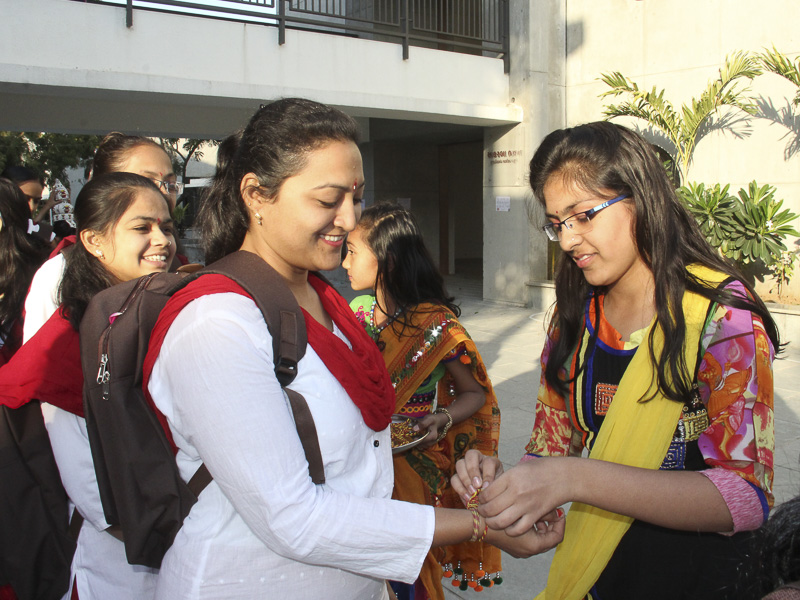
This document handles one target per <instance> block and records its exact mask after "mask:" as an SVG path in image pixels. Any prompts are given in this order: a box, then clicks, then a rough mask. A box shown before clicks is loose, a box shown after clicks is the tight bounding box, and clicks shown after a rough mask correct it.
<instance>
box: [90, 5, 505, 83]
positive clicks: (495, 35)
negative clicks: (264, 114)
mask: <svg viewBox="0 0 800 600" xmlns="http://www.w3.org/2000/svg"><path fill="white" fill-rule="evenodd" d="M76 1H79V2H87V1H88V2H92V3H94V4H114V5H118V6H122V7H125V9H126V13H127V24H128V27H131V26H132V25H133V16H134V9H135V10H155V11H165V12H173V13H180V14H191V15H194V16H198V17H206V18H215V19H228V20H235V21H243V22H248V23H259V24H262V25H266V26H274V27H278V29H279V30H280V31H279V35H278V42H279V43H280V44H284V43H285V42H286V35H285V32H286V29H287V28H289V29H303V30H310V31H319V32H322V33H332V34H338V35H349V36H353V37H358V38H363V39H371V40H376V41H386V42H399V43H401V44H402V45H403V59H406V60H407V59H408V57H409V52H408V49H409V46H421V47H426V48H434V49H438V50H448V51H452V52H463V53H467V54H477V55H481V56H491V57H497V58H502V59H503V64H504V67H505V72H506V73H508V67H509V53H508V48H509V40H508V20H509V16H508V2H509V0H76Z"/></svg>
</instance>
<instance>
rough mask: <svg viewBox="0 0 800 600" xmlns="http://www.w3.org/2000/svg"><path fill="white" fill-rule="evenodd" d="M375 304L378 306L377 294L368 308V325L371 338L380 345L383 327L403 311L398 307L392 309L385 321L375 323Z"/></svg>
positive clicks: (392, 321)
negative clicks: (390, 314) (370, 330)
mask: <svg viewBox="0 0 800 600" xmlns="http://www.w3.org/2000/svg"><path fill="white" fill-rule="evenodd" d="M376 306H378V297H377V296H376V297H374V298H373V299H372V308H370V310H369V322H370V325H371V326H372V339H373V340H375V343H376V344H378V346H379V347H380V337H381V332H382V331H383V330H384V329H386V328H387V327H388V326H389V325H391V324H392V323H394V321H395V320H396V319H397V317H399V316H400V313H402V312H403V311H402V310H401V309H399V308H398V309H397V310H396V311H394V314H393V315H392V316H391V317H389V318H388V319H386V321H385V322H384V323H383V324H382V325H376V324H375V307H376ZM381 351H383V348H381Z"/></svg>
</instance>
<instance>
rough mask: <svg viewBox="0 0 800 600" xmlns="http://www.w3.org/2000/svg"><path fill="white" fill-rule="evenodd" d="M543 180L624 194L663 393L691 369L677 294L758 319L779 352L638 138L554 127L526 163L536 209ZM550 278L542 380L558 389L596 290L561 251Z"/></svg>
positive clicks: (681, 392)
mask: <svg viewBox="0 0 800 600" xmlns="http://www.w3.org/2000/svg"><path fill="white" fill-rule="evenodd" d="M551 177H560V178H562V180H563V181H564V182H565V183H568V184H572V185H575V186H577V187H578V188H580V189H582V190H585V191H586V192H588V193H596V194H600V193H608V192H609V191H611V192H613V193H614V194H627V195H628V196H629V197H630V202H632V204H633V208H634V225H633V231H632V232H631V233H632V235H633V238H634V240H635V242H636V246H637V248H638V251H639V256H640V257H641V258H642V261H643V262H644V264H645V265H646V266H647V268H648V269H650V271H651V272H652V273H653V279H654V282H655V304H656V319H657V321H658V324H659V325H660V326H661V329H662V331H663V333H664V350H663V352H662V354H661V356H660V357H658V358H656V356H655V352H654V351H653V333H652V332H651V335H650V337H649V339H648V342H647V343H648V345H649V349H650V357H651V360H652V361H653V363H654V364H656V365H657V380H658V390H659V391H660V392H661V393H662V394H663V395H664V396H666V397H668V398H671V399H672V400H676V401H680V402H683V401H684V400H685V399H686V398H687V397H688V395H689V393H690V391H691V388H692V384H693V381H694V373H692V372H689V369H688V367H687V365H686V361H685V360H684V355H683V345H684V340H685V339H686V320H685V318H684V314H683V306H682V299H683V296H684V292H686V291H690V292H695V293H697V294H700V295H701V296H703V297H705V298H708V299H710V300H711V301H712V302H719V303H721V304H724V305H726V306H731V307H734V308H743V309H746V310H750V311H752V312H753V313H755V314H756V315H758V316H759V317H761V319H762V320H763V322H764V327H765V329H766V332H767V334H768V335H769V338H770V340H772V344H773V346H774V347H775V349H776V351H779V350H780V339H779V335H778V329H777V327H776V325H775V322H774V321H773V320H772V317H771V316H770V313H769V311H768V310H767V308H766V306H765V305H764V303H763V302H762V300H761V299H760V298H759V297H758V296H757V295H756V293H755V291H754V290H753V288H752V287H751V286H750V285H749V284H748V283H747V281H745V280H744V278H743V277H742V275H741V273H740V272H739V271H738V270H737V269H736V267H735V266H734V265H733V264H732V263H731V262H730V261H728V260H727V259H725V258H722V257H721V256H720V255H719V254H717V252H716V251H715V250H714V249H713V248H712V247H711V246H710V245H709V244H708V242H707V241H706V239H705V237H703V235H702V233H701V232H700V229H699V227H698V226H697V223H696V222H695V220H694V218H693V217H692V215H691V214H690V213H689V211H688V210H687V209H686V207H685V206H684V205H683V204H682V203H681V201H680V200H679V199H678V197H677V195H676V194H675V190H674V188H673V186H672V184H671V183H670V180H669V177H668V175H667V172H666V171H665V170H664V167H663V166H662V164H661V163H660V161H659V160H658V157H657V156H656V154H655V152H654V150H653V148H652V146H651V145H650V144H649V143H648V142H647V141H645V140H644V139H643V138H642V137H641V136H640V135H638V134H636V133H634V132H633V131H631V130H629V129H627V128H625V127H622V126H620V125H616V124H613V123H609V122H607V121H600V122H596V123H589V124H586V125H580V126H578V127H572V128H569V129H560V130H557V131H554V132H553V133H551V134H550V135H548V136H547V137H546V138H545V139H544V141H543V142H542V144H541V145H540V146H539V148H538V149H537V150H536V153H535V154H534V155H533V158H532V159H531V162H530V185H531V188H532V189H533V194H534V196H535V197H536V199H537V200H538V201H539V202H540V203H541V204H542V206H544V204H545V198H544V186H545V184H546V183H547V181H548V180H549V179H550V178H551ZM691 264H700V265H704V266H706V267H709V268H711V269H714V270H716V271H719V272H722V273H724V274H726V275H728V276H729V277H730V278H732V279H735V280H738V281H740V282H741V283H742V285H743V286H744V287H745V289H746V290H747V297H746V298H745V297H742V296H741V295H740V294H735V293H731V292H729V291H726V290H724V289H717V287H716V286H715V285H714V284H711V283H707V282H704V281H702V280H700V279H699V278H697V277H695V276H694V275H692V274H691V273H689V272H688V271H687V270H686V267H687V266H689V265H691ZM555 283H556V307H557V308H556V312H555V314H554V324H555V325H557V326H558V329H559V332H560V333H559V336H558V338H557V339H556V340H554V345H553V348H552V350H551V354H550V360H548V363H547V368H546V370H545V377H546V379H547V382H548V383H549V384H550V385H552V386H554V387H555V388H556V389H560V390H562V391H566V389H567V382H566V381H564V379H563V378H562V377H560V376H559V370H560V369H561V368H562V367H563V365H564V362H565V361H566V360H567V359H568V357H569V356H570V355H571V353H572V352H573V351H574V348H575V345H576V344H577V342H578V337H579V335H580V334H581V331H582V326H583V311H584V306H585V302H586V300H587V298H588V296H589V294H590V293H592V292H603V290H602V289H601V290H594V289H591V288H590V286H589V284H588V282H587V281H586V279H585V277H584V276H583V273H582V272H581V270H580V269H579V268H578V267H577V265H575V263H574V261H572V260H571V259H570V257H569V256H567V255H566V254H564V255H562V256H561V258H560V260H559V264H558V268H557V273H556V282H555ZM670 307H672V309H670ZM596 331H597V330H596V329H595V335H596ZM582 367H583V365H581V366H580V368H582Z"/></svg>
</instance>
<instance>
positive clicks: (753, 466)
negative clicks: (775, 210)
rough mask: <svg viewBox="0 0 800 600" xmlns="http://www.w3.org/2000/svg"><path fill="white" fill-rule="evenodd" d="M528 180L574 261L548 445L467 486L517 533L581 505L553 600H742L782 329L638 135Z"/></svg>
mask: <svg viewBox="0 0 800 600" xmlns="http://www.w3.org/2000/svg"><path fill="white" fill-rule="evenodd" d="M530 181H531V187H532V189H533V193H534V195H535V197H536V199H537V200H538V201H539V203H540V204H541V205H542V206H543V207H544V211H545V214H546V217H547V219H548V221H549V222H548V224H547V225H546V226H545V227H544V230H545V232H546V233H547V235H548V236H549V237H550V238H551V239H554V240H557V241H558V242H559V244H560V246H561V249H562V250H563V255H562V257H561V260H560V264H559V267H558V273H557V275H556V298H557V301H556V306H555V310H554V312H553V317H552V320H551V322H550V327H549V331H548V336H547V341H546V343H545V348H544V351H543V353H542V359H541V366H542V379H541V385H540V388H539V394H538V403H537V406H536V419H535V423H534V427H533V434H532V436H531V440H530V443H529V444H528V446H527V454H526V455H525V457H524V458H523V460H522V461H521V462H520V464H518V465H517V466H515V467H513V468H512V469H509V470H508V471H507V472H505V473H503V468H502V465H501V464H500V463H499V461H497V460H496V459H494V458H489V457H484V456H481V455H479V454H478V453H477V452H472V453H469V454H468V455H467V457H466V458H465V460H463V461H461V462H460V463H459V464H458V465H457V471H458V474H457V476H456V477H454V481H453V485H454V487H455V488H456V489H458V490H459V492H460V493H461V495H462V497H463V496H465V495H469V494H470V493H471V491H472V490H473V489H479V488H482V491H481V494H480V496H479V499H480V501H481V502H482V506H481V508H480V509H479V511H480V512H481V513H482V514H483V515H484V516H485V517H487V522H488V524H489V526H490V527H497V528H504V529H505V530H506V532H507V533H509V534H510V535H514V534H519V533H521V532H523V531H526V530H528V529H529V528H531V527H532V526H533V524H534V523H536V521H538V520H540V518H541V515H543V514H545V513H547V512H549V511H551V510H553V509H554V508H556V507H557V506H560V505H561V504H564V503H567V502H572V503H573V504H572V507H571V509H570V513H569V515H568V517H567V529H566V533H565V537H564V541H563V542H562V543H561V545H560V546H559V548H558V549H557V551H556V554H555V557H554V559H553V562H552V566H551V569H550V575H549V577H548V582H547V589H546V590H545V591H544V592H543V593H542V594H541V595H540V596H539V598H547V599H551V598H564V599H570V600H577V599H580V598H584V597H587V598H589V597H590V598H594V599H608V598H613V599H614V600H620V599H623V600H624V599H627V598H631V599H633V598H665V599H666V598H703V599H706V600H707V599H714V598H730V597H738V596H736V592H735V586H736V583H737V570H742V569H745V568H746V566H744V565H743V563H744V561H745V560H746V557H747V547H748V543H749V540H750V533H749V532H750V531H751V530H754V529H757V528H758V527H759V526H760V525H761V523H762V522H763V521H764V520H765V518H766V516H767V514H768V512H769V507H770V506H771V505H772V502H773V496H772V476H773V446H774V437H773V420H772V419H773V404H772V402H773V401H772V361H773V358H774V349H775V348H780V345H779V337H778V331H777V328H776V326H775V323H774V321H773V320H772V318H771V317H770V314H769V312H768V311H767V309H766V307H765V306H764V303H763V302H762V301H761V300H760V299H759V297H758V296H757V295H756V294H755V292H754V291H753V289H752V287H751V286H750V285H749V284H748V283H747V282H746V281H745V280H744V278H743V277H742V275H741V274H740V273H739V271H737V270H736V268H735V267H734V266H733V265H732V264H731V263H729V262H728V261H727V260H725V259H724V258H721V257H720V256H719V255H718V254H717V252H716V251H715V250H714V249H713V248H712V247H711V246H710V245H709V244H708V243H707V242H706V240H705V239H704V237H703V236H702V234H701V233H700V231H699V228H698V227H697V224H696V223H695V221H694V219H693V218H692V216H691V215H690V214H689V212H688V211H687V210H686V208H685V207H684V206H683V205H682V204H681V203H680V202H679V200H678V198H677V197H676V195H675V191H674V189H673V186H672V184H671V183H670V180H669V178H668V176H667V174H666V172H665V170H664V168H663V167H662V165H661V164H660V162H659V160H658V158H657V156H656V154H655V152H654V151H653V149H652V148H651V147H650V145H649V144H648V143H647V142H646V141H645V140H644V139H642V138H641V137H640V136H639V135H637V134H635V133H633V132H632V131H630V130H628V129H626V128H624V127H621V126H619V125H614V124H612V123H607V122H599V123H591V124H588V125H582V126H579V127H574V128H570V129H564V130H559V131H555V132H553V133H551V134H550V135H549V136H547V137H546V138H545V139H544V141H543V142H542V144H541V146H540V147H539V149H538V150H537V151H536V153H535V154H534V156H533V159H532V160H531V163H530ZM584 450H586V451H587V452H588V457H589V458H588V459H587V458H582V457H581V453H582V452H583V451H584Z"/></svg>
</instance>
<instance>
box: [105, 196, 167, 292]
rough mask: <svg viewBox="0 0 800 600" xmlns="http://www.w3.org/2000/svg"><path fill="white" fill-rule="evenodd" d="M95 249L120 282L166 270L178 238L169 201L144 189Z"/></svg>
mask: <svg viewBox="0 0 800 600" xmlns="http://www.w3.org/2000/svg"><path fill="white" fill-rule="evenodd" d="M99 237H100V241H99V243H98V244H96V246H94V248H96V250H97V251H99V253H98V254H97V256H98V258H99V259H100V261H101V262H102V263H103V265H104V266H105V268H106V270H108V272H109V273H111V274H112V275H113V276H114V277H115V278H116V279H118V280H119V281H130V280H131V279H136V278H138V277H141V276H142V275H147V274H149V273H155V272H163V271H166V270H167V269H168V267H169V265H170V264H171V263H172V258H173V257H174V256H175V237H174V231H173V226H172V218H171V217H170V216H169V208H168V206H167V200H166V198H164V196H163V195H162V194H160V193H159V192H157V191H155V190H149V189H144V188H140V189H138V190H137V192H136V199H135V200H134V201H133V204H131V205H130V207H128V210H126V211H125V212H124V213H123V215H122V217H121V218H120V220H119V221H118V222H117V223H116V224H115V225H114V226H113V227H112V229H111V230H110V231H109V232H107V233H105V234H101V235H100V236H99Z"/></svg>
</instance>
